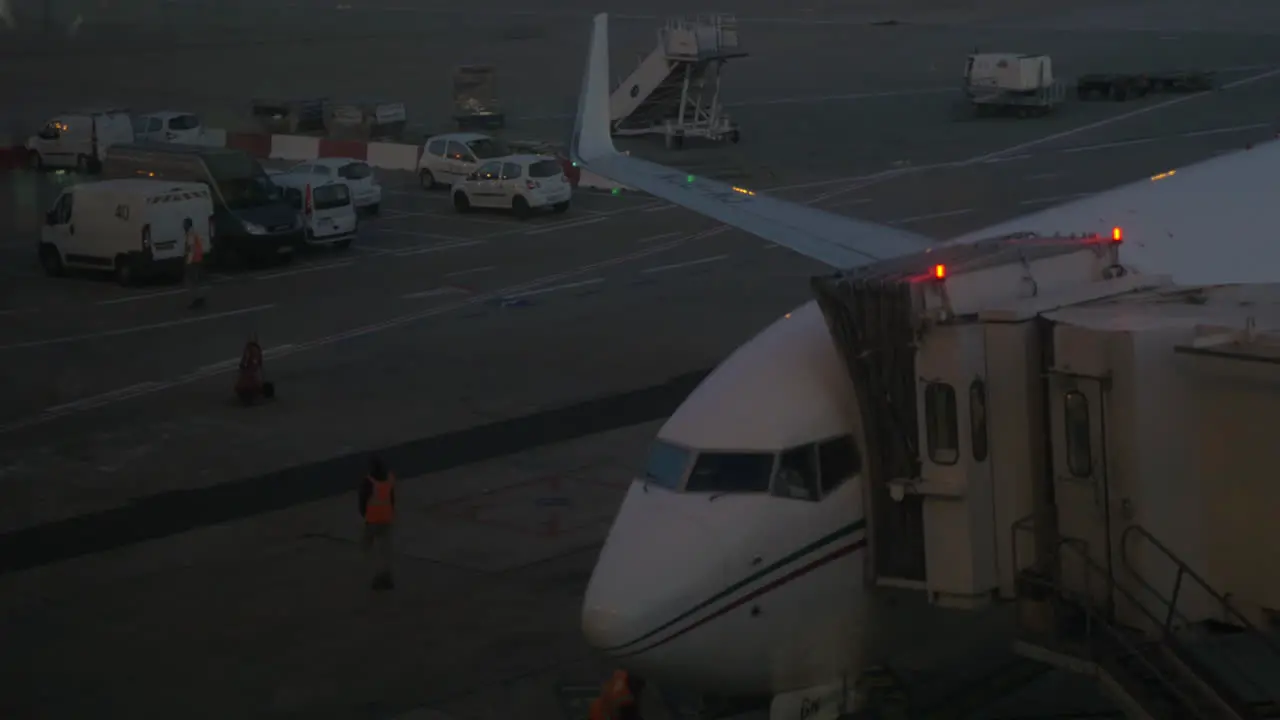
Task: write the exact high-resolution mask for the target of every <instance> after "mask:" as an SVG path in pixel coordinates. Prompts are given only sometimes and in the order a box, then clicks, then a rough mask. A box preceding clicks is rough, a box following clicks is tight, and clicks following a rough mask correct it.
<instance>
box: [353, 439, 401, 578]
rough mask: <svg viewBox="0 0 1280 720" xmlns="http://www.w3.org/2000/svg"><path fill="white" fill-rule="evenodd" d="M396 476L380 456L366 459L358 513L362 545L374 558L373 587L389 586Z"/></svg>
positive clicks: (368, 554)
mask: <svg viewBox="0 0 1280 720" xmlns="http://www.w3.org/2000/svg"><path fill="white" fill-rule="evenodd" d="M395 508H396V476H395V474H394V473H391V472H388V471H387V468H386V466H385V465H384V464H383V463H382V460H381V459H379V458H377V457H374V458H371V459H370V461H369V474H368V476H366V477H365V479H364V481H363V482H361V483H360V517H362V518H364V539H363V543H362V545H363V546H364V551H365V554H366V555H367V556H371V557H372V560H373V568H374V570H373V589H374V590H390V589H392V588H393V587H395V582H393V581H392V579H391V526H392V524H393V523H394V521H395Z"/></svg>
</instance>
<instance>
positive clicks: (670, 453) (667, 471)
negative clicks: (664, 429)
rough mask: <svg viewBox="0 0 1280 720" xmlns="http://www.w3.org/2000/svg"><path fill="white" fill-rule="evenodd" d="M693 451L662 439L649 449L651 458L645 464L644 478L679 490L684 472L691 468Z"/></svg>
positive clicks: (655, 483) (670, 488)
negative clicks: (690, 462)
mask: <svg viewBox="0 0 1280 720" xmlns="http://www.w3.org/2000/svg"><path fill="white" fill-rule="evenodd" d="M692 459H693V451H692V450H686V449H684V448H682V447H680V446H678V445H672V444H671V443H668V442H663V441H661V440H659V441H657V442H655V443H654V444H653V447H652V448H650V449H649V459H648V461H647V462H646V463H645V466H644V479H645V480H648V481H649V482H651V483H653V484H654V485H660V486H662V487H664V488H667V489H669V490H679V489H680V483H681V481H683V480H684V473H685V471H686V470H688V469H689V461H690V460H692Z"/></svg>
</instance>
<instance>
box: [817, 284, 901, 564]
mask: <svg viewBox="0 0 1280 720" xmlns="http://www.w3.org/2000/svg"><path fill="white" fill-rule="evenodd" d="M811 287H812V289H813V292H814V295H815V296H816V297H817V301H818V305H819V307H820V308H821V309H822V314H823V316H824V317H825V319H826V322H827V328H828V330H829V331H830V332H831V337H832V339H833V340H834V341H835V344H836V347H837V348H838V349H839V352H840V355H841V357H842V359H843V360H844V364H845V367H846V368H847V370H848V372H849V377H850V378H851V379H852V381H853V386H854V390H855V393H856V395H857V398H858V405H859V408H858V410H859V416H860V418H861V422H862V428H863V434H864V438H865V444H866V446H865V447H864V448H862V452H863V474H864V477H865V478H866V480H867V483H868V489H869V491H870V492H869V495H868V500H869V502H870V508H869V513H868V514H869V515H870V520H871V531H872V535H873V539H875V538H878V539H879V541H877V542H873V543H872V551H873V557H874V559H875V560H874V568H875V569H874V571H873V572H874V574H875V576H876V577H893V578H899V579H903V580H914V581H924V580H925V555H924V544H923V534H924V511H923V498H922V497H921V496H920V495H913V494H907V495H905V496H904V497H902V498H901V500H899V501H895V500H894V499H893V498H892V497H891V495H890V492H889V481H891V480H894V479H912V478H917V477H919V476H920V454H919V448H918V447H917V445H918V437H919V434H918V432H917V430H916V428H917V418H916V378H915V353H916V331H915V322H914V320H913V310H912V296H911V288H910V286H909V284H907V283H903V282H901V281H900V279H899V278H892V279H889V278H884V277H883V276H881V277H875V276H872V277H870V278H865V279H863V278H851V277H849V276H848V275H846V274H844V273H839V274H836V275H832V276H820V277H815V278H813V280H812V281H811Z"/></svg>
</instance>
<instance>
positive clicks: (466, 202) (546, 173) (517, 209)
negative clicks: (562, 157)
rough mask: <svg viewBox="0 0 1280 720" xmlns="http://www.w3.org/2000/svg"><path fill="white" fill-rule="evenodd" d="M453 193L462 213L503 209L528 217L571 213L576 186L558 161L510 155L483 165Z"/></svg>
mask: <svg viewBox="0 0 1280 720" xmlns="http://www.w3.org/2000/svg"><path fill="white" fill-rule="evenodd" d="M452 193H453V206H454V207H455V208H456V209H457V210H458V212H467V211H469V210H471V209H472V208H478V207H483V208H500V209H509V210H511V211H512V212H514V213H515V214H516V216H517V217H520V218H527V217H529V216H530V215H532V214H533V213H534V211H535V210H541V209H544V208H550V209H551V210H552V212H557V213H562V212H565V211H566V210H568V209H569V202H570V198H571V197H572V195H573V186H572V185H570V184H569V179H568V178H567V177H565V175H564V166H562V165H561V164H560V161H559V160H558V159H556V158H553V157H547V156H545V155H510V156H507V157H504V158H501V159H499V160H490V161H489V162H487V163H485V164H483V165H481V166H480V167H479V168H477V169H476V171H475V172H473V173H471V174H470V175H467V176H466V177H464V178H462V179H461V180H459V181H458V182H456V183H454V185H453V190H452Z"/></svg>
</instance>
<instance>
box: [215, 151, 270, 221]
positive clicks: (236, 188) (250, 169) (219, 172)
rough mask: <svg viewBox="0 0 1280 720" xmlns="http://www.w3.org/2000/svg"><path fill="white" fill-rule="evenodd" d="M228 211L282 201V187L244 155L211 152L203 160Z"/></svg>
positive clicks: (256, 163) (254, 161)
mask: <svg viewBox="0 0 1280 720" xmlns="http://www.w3.org/2000/svg"><path fill="white" fill-rule="evenodd" d="M204 161H205V165H206V166H207V167H208V168H209V173H210V174H211V175H213V181H214V182H215V183H217V185H218V192H220V193H221V194H222V199H223V201H224V202H226V204H227V209H229V210H245V209H248V208H255V207H262V206H264V205H271V204H274V203H276V202H279V201H280V199H281V193H280V188H278V187H276V185H275V183H273V182H271V180H270V178H268V177H267V174H266V173H265V172H263V170H262V166H261V165H259V164H258V162H257V161H256V160H254V159H253V158H251V157H249V156H248V155H245V154H241V153H211V154H209V155H206V156H205V158H204Z"/></svg>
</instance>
